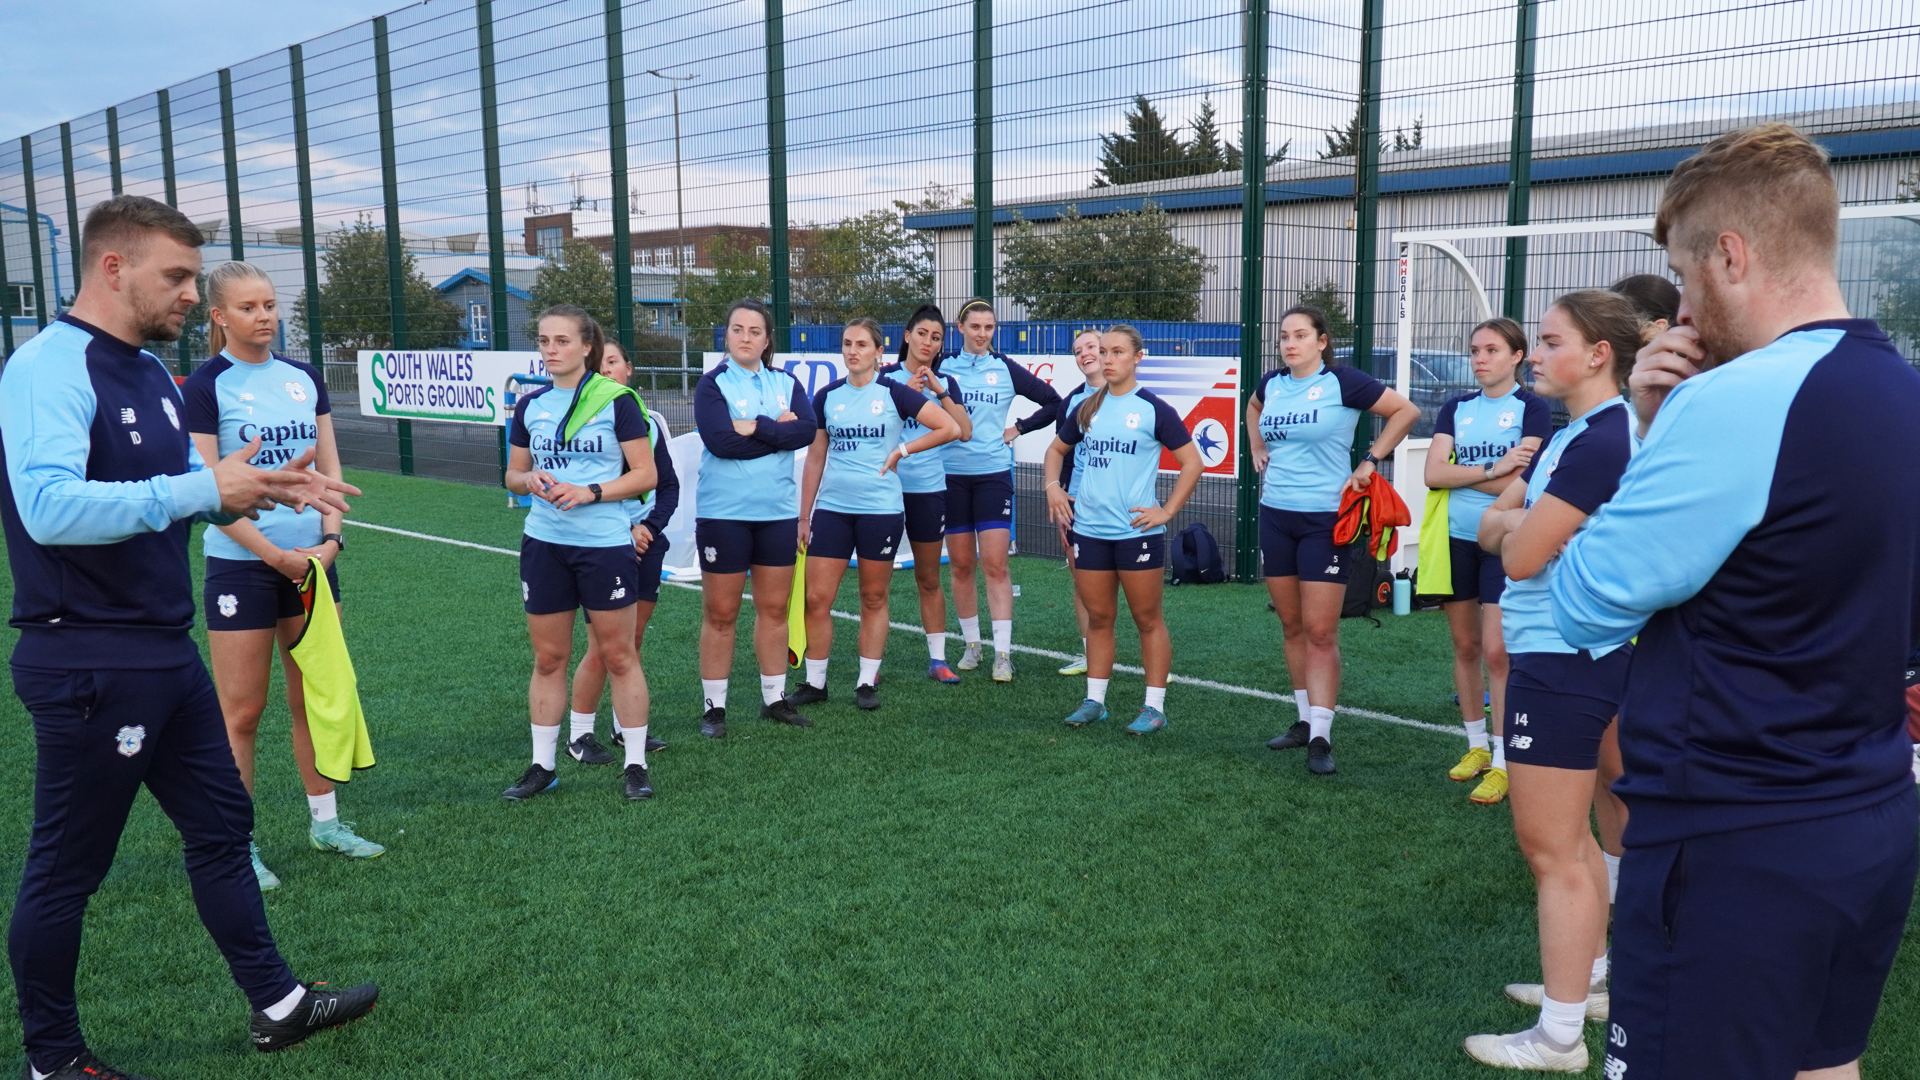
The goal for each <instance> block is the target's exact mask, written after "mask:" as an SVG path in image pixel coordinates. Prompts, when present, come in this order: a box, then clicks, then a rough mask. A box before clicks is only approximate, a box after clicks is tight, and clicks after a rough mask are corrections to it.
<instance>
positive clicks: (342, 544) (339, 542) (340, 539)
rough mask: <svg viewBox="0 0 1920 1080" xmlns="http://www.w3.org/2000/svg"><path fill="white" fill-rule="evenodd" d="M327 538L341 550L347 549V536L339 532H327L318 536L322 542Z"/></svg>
mask: <svg viewBox="0 0 1920 1080" xmlns="http://www.w3.org/2000/svg"><path fill="white" fill-rule="evenodd" d="M329 540H331V541H333V546H334V547H336V548H338V549H340V550H341V551H345V550H347V538H346V537H344V536H341V535H340V534H339V533H327V534H325V535H323V536H321V537H320V542H321V543H323V544H324V543H326V542H327V541H329Z"/></svg>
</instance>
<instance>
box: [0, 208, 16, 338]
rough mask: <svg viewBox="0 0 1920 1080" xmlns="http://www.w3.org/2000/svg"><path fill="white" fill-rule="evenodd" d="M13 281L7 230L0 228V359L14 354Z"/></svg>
mask: <svg viewBox="0 0 1920 1080" xmlns="http://www.w3.org/2000/svg"><path fill="white" fill-rule="evenodd" d="M14 300H15V294H14V291H13V283H12V282H11V281H8V280H7V230H6V229H4V228H0V359H5V358H6V357H9V356H12V355H13V306H14Z"/></svg>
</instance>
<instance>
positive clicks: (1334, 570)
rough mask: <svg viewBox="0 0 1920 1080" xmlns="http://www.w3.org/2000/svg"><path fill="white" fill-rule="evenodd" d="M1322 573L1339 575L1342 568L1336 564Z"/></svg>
mask: <svg viewBox="0 0 1920 1080" xmlns="http://www.w3.org/2000/svg"><path fill="white" fill-rule="evenodd" d="M1320 572H1321V573H1323V574H1337V573H1339V572H1340V566H1339V564H1338V563H1335V564H1334V565H1332V566H1329V567H1327V568H1326V569H1325V570H1322V571H1320Z"/></svg>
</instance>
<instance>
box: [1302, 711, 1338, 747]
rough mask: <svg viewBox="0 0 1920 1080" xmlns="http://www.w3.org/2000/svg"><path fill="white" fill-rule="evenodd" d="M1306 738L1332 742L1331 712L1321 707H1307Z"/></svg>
mask: <svg viewBox="0 0 1920 1080" xmlns="http://www.w3.org/2000/svg"><path fill="white" fill-rule="evenodd" d="M1307 738H1308V739H1325V740H1327V741H1328V742H1332V741H1333V710H1332V709H1329V708H1327V707H1325V706H1323V705H1309V706H1307Z"/></svg>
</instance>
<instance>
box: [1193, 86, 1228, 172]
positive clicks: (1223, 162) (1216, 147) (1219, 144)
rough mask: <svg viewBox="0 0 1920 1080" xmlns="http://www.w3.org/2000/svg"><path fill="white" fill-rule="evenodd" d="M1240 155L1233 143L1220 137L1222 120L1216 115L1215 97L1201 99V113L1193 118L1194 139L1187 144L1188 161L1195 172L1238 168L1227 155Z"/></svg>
mask: <svg viewBox="0 0 1920 1080" xmlns="http://www.w3.org/2000/svg"><path fill="white" fill-rule="evenodd" d="M1228 154H1232V155H1233V157H1234V158H1236V159H1237V158H1238V157H1239V156H1240V152H1239V150H1237V149H1235V148H1234V146H1233V144H1232V143H1230V142H1227V141H1226V140H1224V139H1222V138H1221V137H1220V122H1219V120H1218V119H1216V118H1215V116H1214V111H1213V98H1211V97H1205V98H1201V99H1200V115H1199V116H1196V117H1194V120H1193V140H1192V141H1191V142H1189V143H1188V144H1187V161H1188V163H1189V164H1190V165H1191V166H1192V168H1193V172H1195V173H1215V172H1224V171H1226V170H1227V169H1231V168H1236V167H1237V165H1231V164H1228V158H1227V155H1228Z"/></svg>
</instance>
